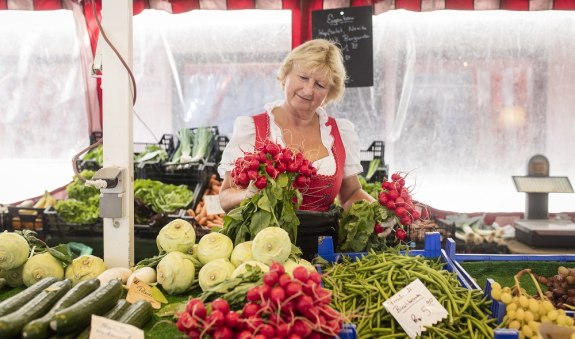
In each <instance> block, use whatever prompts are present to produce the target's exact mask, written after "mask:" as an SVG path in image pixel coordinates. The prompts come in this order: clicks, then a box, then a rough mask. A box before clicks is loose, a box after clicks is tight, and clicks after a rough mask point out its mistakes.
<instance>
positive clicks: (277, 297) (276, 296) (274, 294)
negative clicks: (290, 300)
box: [270, 286, 286, 305]
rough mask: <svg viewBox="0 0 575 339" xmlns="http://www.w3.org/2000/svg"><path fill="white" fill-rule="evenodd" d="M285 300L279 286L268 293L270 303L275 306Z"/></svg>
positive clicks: (284, 294) (283, 291)
mask: <svg viewBox="0 0 575 339" xmlns="http://www.w3.org/2000/svg"><path fill="white" fill-rule="evenodd" d="M285 299H286V293H285V290H284V289H283V288H282V287H281V286H276V287H274V288H272V291H271V293H270V301H271V302H272V303H274V304H275V305H278V304H281V303H282V302H284V300H285Z"/></svg>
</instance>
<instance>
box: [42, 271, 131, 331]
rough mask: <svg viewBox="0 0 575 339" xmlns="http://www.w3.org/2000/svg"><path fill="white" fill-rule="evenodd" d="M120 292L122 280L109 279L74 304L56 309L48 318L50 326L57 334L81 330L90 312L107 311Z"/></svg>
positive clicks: (115, 301) (84, 326) (88, 319)
mask: <svg viewBox="0 0 575 339" xmlns="http://www.w3.org/2000/svg"><path fill="white" fill-rule="evenodd" d="M122 293H123V287H122V281H121V280H120V279H114V280H110V281H109V282H108V283H107V284H106V285H102V286H100V287H98V289H97V290H95V291H94V292H92V293H90V294H89V295H87V296H86V297H85V298H84V299H82V300H80V301H78V302H77V303H75V304H74V305H71V306H69V307H66V308H65V309H63V310H59V311H57V312H56V313H55V314H54V316H53V317H52V320H50V328H51V329H52V330H53V331H56V332H57V333H58V334H66V333H72V332H76V331H81V330H83V329H84V328H86V327H87V326H88V325H89V324H90V320H91V317H92V314H96V315H102V314H104V313H106V312H108V311H109V310H110V309H111V308H112V307H114V305H116V303H117V302H118V300H119V299H120V296H121V295H122Z"/></svg>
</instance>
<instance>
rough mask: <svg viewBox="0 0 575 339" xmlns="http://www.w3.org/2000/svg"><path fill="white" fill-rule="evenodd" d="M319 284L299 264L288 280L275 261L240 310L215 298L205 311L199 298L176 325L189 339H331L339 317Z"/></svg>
mask: <svg viewBox="0 0 575 339" xmlns="http://www.w3.org/2000/svg"><path fill="white" fill-rule="evenodd" d="M320 283H321V275H320V274H319V273H317V272H312V273H310V272H309V271H308V270H307V269H306V268H304V267H301V266H300V267H297V268H295V269H294V271H293V278H291V277H290V276H289V275H288V274H287V273H285V271H284V267H283V266H282V265H281V264H278V263H273V264H272V265H271V266H270V271H269V272H268V273H266V274H265V276H264V284H263V285H260V286H255V287H253V288H251V289H250V290H249V291H248V292H247V294H246V298H247V300H248V303H247V304H245V306H244V307H243V309H242V310H241V311H238V312H235V311H231V310H230V309H229V305H228V303H227V302H226V301H225V300H223V299H216V300H214V301H213V302H212V303H211V305H210V307H208V308H209V309H210V312H206V306H205V305H204V304H203V303H202V302H201V301H200V300H199V299H191V300H190V301H189V302H188V305H187V308H186V312H184V313H182V314H181V315H180V317H179V319H178V322H177V327H178V330H179V331H181V332H184V333H186V334H187V335H188V337H190V338H200V337H202V338H221V339H228V338H229V339H232V338H238V339H248V338H257V339H266V338H293V339H297V338H333V337H335V336H337V335H338V333H339V331H340V330H341V328H342V326H343V317H342V315H341V314H340V313H339V312H337V311H336V310H334V309H333V308H332V307H330V306H329V303H330V301H331V292H330V291H329V290H326V289H324V288H323V287H321V285H320Z"/></svg>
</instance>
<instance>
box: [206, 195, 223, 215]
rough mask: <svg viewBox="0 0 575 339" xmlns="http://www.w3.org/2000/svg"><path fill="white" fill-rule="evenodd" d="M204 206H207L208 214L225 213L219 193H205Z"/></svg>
mask: <svg viewBox="0 0 575 339" xmlns="http://www.w3.org/2000/svg"><path fill="white" fill-rule="evenodd" d="M204 206H206V213H207V214H208V215H213V214H224V213H226V212H224V210H223V209H222V205H220V196H219V195H204Z"/></svg>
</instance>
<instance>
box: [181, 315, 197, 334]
mask: <svg viewBox="0 0 575 339" xmlns="http://www.w3.org/2000/svg"><path fill="white" fill-rule="evenodd" d="M197 325H198V323H197V321H196V320H195V319H194V318H193V317H192V316H191V315H190V314H189V313H187V312H183V313H182V314H180V317H179V318H178V321H177V322H176V327H177V328H178V331H180V332H186V331H188V330H190V329H193V328H196V327H197Z"/></svg>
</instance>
